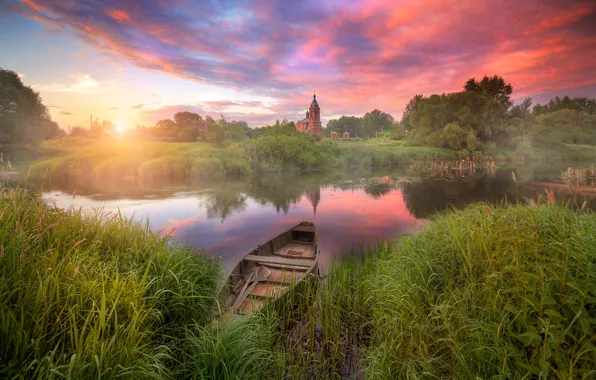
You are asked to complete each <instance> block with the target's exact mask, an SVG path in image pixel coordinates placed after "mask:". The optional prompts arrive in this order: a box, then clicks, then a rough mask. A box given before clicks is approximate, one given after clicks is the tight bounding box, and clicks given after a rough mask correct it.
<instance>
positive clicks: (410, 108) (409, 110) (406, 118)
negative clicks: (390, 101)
mask: <svg viewBox="0 0 596 380" xmlns="http://www.w3.org/2000/svg"><path fill="white" fill-rule="evenodd" d="M423 98H424V96H423V95H422V94H416V95H414V96H413V97H412V99H410V101H409V102H408V104H406V108H405V109H404V113H403V115H402V118H401V123H402V124H403V126H404V129H406V130H409V129H410V128H412V125H411V123H410V117H411V116H412V114H413V113H414V112H415V111H416V110H417V109H418V103H419V102H420V101H421V100H422V99H423Z"/></svg>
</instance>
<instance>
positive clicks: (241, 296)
mask: <svg viewBox="0 0 596 380" xmlns="http://www.w3.org/2000/svg"><path fill="white" fill-rule="evenodd" d="M316 268H317V235H316V231H315V227H314V225H312V224H310V223H304V222H303V223H301V224H299V225H298V226H296V227H294V228H292V229H291V230H289V231H287V232H284V233H282V234H281V235H279V236H277V237H276V238H274V239H272V240H270V241H268V242H267V243H265V244H263V245H261V246H259V247H257V248H256V249H254V250H253V251H252V252H250V253H249V254H248V255H246V256H245V257H243V258H242V259H241V260H240V262H239V263H238V264H237V265H236V266H235V267H234V269H233V270H232V272H231V273H230V277H229V280H228V286H227V289H225V290H226V291H227V292H226V293H227V294H226V299H227V300H226V304H227V306H228V307H229V308H231V309H232V310H233V311H234V312H235V313H238V314H249V313H251V312H253V311H254V310H257V309H260V308H261V307H262V306H263V305H264V304H265V303H266V302H267V300H269V299H275V298H278V297H279V296H281V295H283V294H285V293H286V292H287V291H288V290H289V288H290V286H292V284H295V283H297V282H299V281H301V280H303V279H304V278H305V277H306V276H307V275H308V274H310V273H313V271H316Z"/></svg>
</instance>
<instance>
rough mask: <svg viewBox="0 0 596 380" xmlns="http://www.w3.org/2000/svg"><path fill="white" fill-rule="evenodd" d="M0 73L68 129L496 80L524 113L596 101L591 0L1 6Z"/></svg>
mask: <svg viewBox="0 0 596 380" xmlns="http://www.w3.org/2000/svg"><path fill="white" fill-rule="evenodd" d="M0 67H2V68H5V69H11V70H14V71H16V72H18V73H19V74H20V75H21V77H22V80H23V81H24V82H25V84H27V85H31V86H32V87H33V88H34V89H35V90H36V91H39V93H40V94H41V96H42V98H43V101H44V103H45V104H46V105H47V106H48V107H49V109H50V112H51V115H52V118H53V120H55V121H57V122H58V123H59V124H60V126H61V127H63V128H66V127H67V126H76V125H82V126H88V125H89V119H90V115H93V117H94V118H98V119H99V120H110V121H112V122H116V123H124V124H125V125H127V126H128V127H134V126H135V125H137V124H142V125H146V126H152V125H154V123H155V122H156V121H157V120H159V119H164V118H171V117H172V116H173V114H174V113H175V112H178V111H184V110H188V111H192V112H197V113H199V114H201V115H202V116H205V115H210V116H213V117H219V115H221V114H223V115H224V116H225V117H227V118H230V119H233V120H245V121H247V122H248V123H249V125H250V126H251V127H256V126H261V125H264V124H267V123H271V122H274V121H275V120H276V119H283V118H287V119H288V120H291V121H296V120H299V119H302V118H303V117H304V114H305V112H306V108H307V107H308V105H309V104H310V101H311V99H312V94H313V92H314V91H316V94H317V100H318V102H319V105H320V106H321V118H322V120H323V122H326V121H327V120H330V119H333V118H338V117H339V116H341V115H355V116H361V115H363V114H365V113H366V112H368V111H371V110H373V109H375V108H376V109H380V110H382V111H385V112H388V113H390V114H392V115H393V116H394V117H395V118H396V119H401V114H402V112H403V108H404V106H405V104H406V103H407V102H408V100H409V99H410V98H411V97H412V96H413V95H414V94H424V95H431V94H433V93H444V92H453V91H460V90H461V88H462V86H463V84H464V82H465V81H466V80H467V79H468V78H471V77H476V78H481V77H482V76H483V75H493V74H498V75H501V76H503V77H504V78H505V80H506V81H508V82H510V83H511V84H512V85H513V88H514V93H513V97H514V99H522V98H524V97H526V96H531V97H532V98H533V99H534V103H536V102H542V103H544V102H545V101H548V99H549V98H551V97H552V96H555V95H566V94H569V95H572V96H588V97H596V1H594V0H564V1H563V0H544V1H539V0H524V1H514V0H504V1H496V0H494V1H493V0H451V1H447V0H418V1H414V0H412V1H400V0H353V1H340V0H312V1H311V0H302V1H301V0H292V1H287V0H0Z"/></svg>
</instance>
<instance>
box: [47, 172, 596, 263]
mask: <svg viewBox="0 0 596 380" xmlns="http://www.w3.org/2000/svg"><path fill="white" fill-rule="evenodd" d="M418 169H419V168H418ZM512 170H515V172H516V178H517V182H514V180H513V177H512V175H511V171H512ZM548 170H550V169H548ZM548 170H542V169H537V170H534V169H531V168H526V167H523V168H515V169H511V168H504V169H502V170H493V169H492V168H489V170H486V169H476V170H474V171H468V172H465V173H462V174H461V175H458V173H457V172H454V171H444V170H442V171H437V170H434V171H433V170H429V171H426V173H425V174H422V175H420V176H412V175H411V173H410V172H409V171H407V169H405V168H404V169H399V170H389V169H380V170H375V171H365V172H362V171H361V172H354V171H333V172H325V173H323V172H320V173H303V174H294V175H282V174H269V175H262V176H258V177H252V178H244V179H227V180H220V181H193V182H182V183H181V182H169V183H168V182H164V181H160V182H157V183H156V182H126V181H119V182H112V183H109V182H108V183H105V182H104V183H85V182H81V183H51V184H44V185H43V189H45V190H44V191H43V194H44V195H43V196H44V198H45V199H47V200H50V201H53V202H55V203H56V205H57V206H58V207H61V208H69V207H77V208H78V207H83V208H86V209H89V208H96V207H102V208H104V209H105V210H106V211H107V210H120V211H121V212H122V213H124V214H125V215H127V216H134V217H135V218H138V219H146V218H148V219H149V222H150V225H151V226H152V228H153V229H155V230H158V231H171V233H172V235H173V236H175V237H176V238H178V239H179V240H181V241H183V242H185V243H188V244H192V245H194V246H197V247H203V248H204V249H205V251H206V252H207V253H208V254H213V255H218V256H220V257H222V259H223V261H224V263H225V264H226V266H227V267H228V268H229V267H230V266H232V265H233V264H234V263H235V262H236V260H238V259H239V258H240V257H241V256H242V255H243V254H245V253H246V252H248V251H249V250H250V249H252V248H254V247H255V246H256V245H258V244H261V243H263V242H265V241H267V240H269V239H271V238H272V237H274V236H275V235H277V234H279V233H281V232H283V231H285V230H287V229H288V228H290V227H292V226H293V225H295V224H297V223H298V222H300V221H302V220H307V221H312V222H314V223H316V225H317V228H318V231H319V234H320V248H321V255H322V257H321V266H322V268H323V270H324V269H325V268H326V266H327V264H328V263H329V262H330V260H332V258H333V257H334V256H335V255H337V254H340V253H342V252H346V251H348V250H350V249H351V248H352V247H354V246H355V247H356V250H358V247H359V246H360V245H361V244H363V245H365V246H366V245H370V244H374V243H376V242H377V241H379V240H385V239H394V238H395V237H396V236H397V235H399V234H401V233H406V232H408V231H409V230H411V229H412V228H415V227H417V226H420V225H421V224H422V222H423V220H424V219H426V218H428V217H429V216H431V215H432V214H433V213H435V212H437V211H442V210H445V209H446V208H449V207H462V206H465V205H466V204H468V203H470V202H476V201H486V200H488V201H491V202H500V201H501V200H502V199H503V198H504V197H508V198H510V199H517V198H518V197H522V196H526V197H529V198H531V197H533V196H534V195H535V194H536V193H537V192H538V191H541V190H543V189H538V190H537V189H536V188H535V187H533V185H532V184H533V183H534V182H535V178H541V179H542V180H544V177H541V176H547V175H548V174H545V173H547V172H548ZM553 173H554V171H553ZM533 181H534V182H533ZM74 189H77V196H76V197H75V198H74V199H73V198H72V196H71V195H70V194H71V193H72V191H73V190H74ZM584 199H588V200H590V202H591V204H590V207H592V208H596V207H595V206H596V204H594V197H593V196H589V195H585V196H583V198H581V197H580V198H578V199H577V201H578V202H581V201H583V200H584Z"/></svg>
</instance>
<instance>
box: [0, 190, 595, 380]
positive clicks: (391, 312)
mask: <svg viewBox="0 0 596 380" xmlns="http://www.w3.org/2000/svg"><path fill="white" fill-rule="evenodd" d="M552 201H553V198H552V196H549V197H548V198H546V197H541V200H540V201H538V202H537V205H536V206H519V205H518V206H509V207H507V206H506V205H503V207H492V206H487V205H484V204H476V205H472V206H469V207H468V208H466V209H464V210H462V211H452V212H448V213H445V214H441V215H439V216H436V217H434V218H433V221H432V223H430V224H428V225H426V226H425V227H424V228H423V229H422V230H421V231H420V232H419V233H418V234H416V236H411V237H403V238H401V239H400V240H399V241H398V242H395V243H385V244H382V245H380V246H378V247H377V248H375V249H372V250H369V251H368V252H366V253H364V254H363V255H361V256H359V257H353V256H351V257H347V258H346V259H345V260H343V261H342V262H341V263H339V264H338V265H336V266H334V267H333V268H331V269H330V270H329V273H328V275H327V277H326V278H325V280H324V281H323V282H322V283H321V284H320V285H319V286H314V287H313V288H311V292H310V295H309V296H308V297H307V298H305V299H304V300H303V302H301V303H300V304H299V307H298V308H297V309H292V310H282V311H281V313H280V314H276V313H275V312H273V311H271V312H266V313H265V314H259V315H254V316H251V317H248V318H240V319H235V320H231V321H228V322H226V323H224V324H223V325H221V326H219V327H215V326H213V325H211V324H209V322H208V321H209V319H210V316H211V312H212V305H213V302H214V300H215V294H216V293H217V291H216V290H217V283H218V281H219V280H220V279H221V276H222V271H221V268H220V267H219V266H218V265H217V263H215V262H214V261H212V260H210V259H208V258H206V257H204V256H202V255H200V254H196V253H193V252H192V251H191V250H190V249H189V248H184V247H179V246H176V245H175V244H172V243H173V242H171V241H169V240H168V239H164V238H163V237H160V236H158V235H156V234H154V233H152V232H150V231H149V230H148V229H147V227H146V226H144V225H139V224H136V223H133V222H131V221H129V220H126V219H123V218H121V217H120V216H119V215H117V214H116V215H115V214H109V215H102V214H93V215H84V214H82V213H80V212H78V213H77V212H63V211H59V210H54V209H48V208H47V207H46V206H45V205H43V204H42V203H41V202H40V201H39V199H37V198H36V197H34V196H31V195H30V194H27V193H26V192H24V191H12V190H10V189H3V190H2V193H1V195H0V210H1V211H0V213H1V217H0V238H1V241H2V242H3V243H2V248H1V250H2V255H1V257H0V263H1V265H0V303H1V305H0V306H1V307H0V316H1V318H0V321H2V323H0V336H1V337H2V341H3V342H8V344H3V345H2V347H0V358H2V361H1V362H0V374H1V375H2V376H4V377H12V376H15V375H17V374H24V373H26V374H27V375H25V377H32V378H37V377H51V376H52V375H53V374H57V373H60V374H63V375H65V376H68V375H69V374H70V375H71V376H73V377H79V378H80V377H90V378H93V377H97V376H98V374H100V373H101V374H102V377H104V378H113V377H118V376H120V377H122V376H133V377H139V378H197V377H198V378H206V379H222V378H223V379H226V378H230V379H231V378H235V377H234V376H241V374H243V376H252V377H253V378H255V377H258V378H272V379H279V378H313V377H317V378H340V377H342V376H348V375H349V374H354V373H356V372H361V373H363V374H365V375H366V377H368V378H373V379H374V378H378V379H385V378H396V377H400V376H403V377H413V378H414V377H422V376H435V377H446V378H470V377H475V376H478V377H482V378H489V377H494V376H503V377H518V376H519V377H523V376H524V375H530V376H539V375H542V376H544V377H562V378H582V377H585V376H589V371H591V370H592V368H593V363H594V355H595V353H594V351H593V349H592V346H591V345H592V344H593V343H591V341H590V339H591V337H592V336H594V329H595V328H596V324H595V323H594V320H593V319H592V318H591V316H592V315H593V313H594V312H596V302H595V301H594V300H595V299H596V297H595V296H596V288H595V285H594V284H596V278H595V276H596V275H595V273H596V219H595V218H594V215H593V214H589V213H587V211H586V210H585V209H584V210H580V209H579V208H578V209H570V208H566V207H562V206H557V205H555V204H551V203H552ZM73 355H74V356H73Z"/></svg>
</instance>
